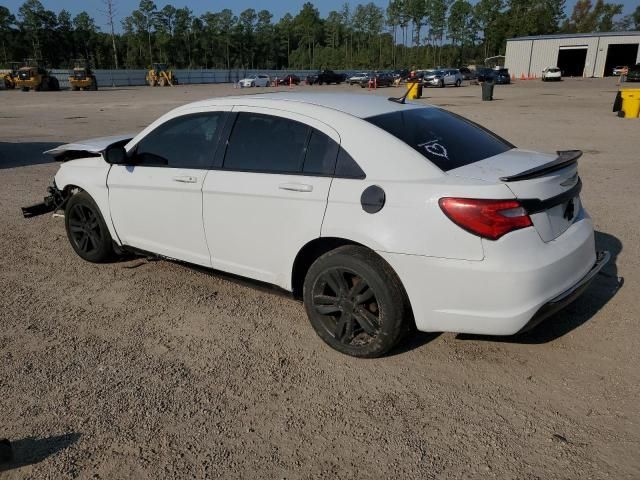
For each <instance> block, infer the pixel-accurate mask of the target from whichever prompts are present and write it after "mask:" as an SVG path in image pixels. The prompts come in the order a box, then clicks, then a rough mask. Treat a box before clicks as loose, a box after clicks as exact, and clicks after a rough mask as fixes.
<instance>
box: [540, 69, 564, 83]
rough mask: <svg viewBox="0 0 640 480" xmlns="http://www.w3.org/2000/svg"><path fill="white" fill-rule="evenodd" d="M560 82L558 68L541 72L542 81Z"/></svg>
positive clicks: (560, 73)
mask: <svg viewBox="0 0 640 480" xmlns="http://www.w3.org/2000/svg"><path fill="white" fill-rule="evenodd" d="M553 80H555V81H560V80H562V72H561V71H560V69H559V68H558V67H547V68H545V69H544V70H543V71H542V81H543V82H549V81H553Z"/></svg>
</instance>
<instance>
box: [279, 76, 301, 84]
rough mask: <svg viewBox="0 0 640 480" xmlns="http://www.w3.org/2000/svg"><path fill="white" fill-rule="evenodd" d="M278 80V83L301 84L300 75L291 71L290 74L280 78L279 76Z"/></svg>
mask: <svg viewBox="0 0 640 480" xmlns="http://www.w3.org/2000/svg"><path fill="white" fill-rule="evenodd" d="M276 81H277V82H278V85H290V84H293V85H300V77H299V76H297V75H294V74H293V73H290V74H289V75H285V76H284V77H282V78H280V77H277V79H276Z"/></svg>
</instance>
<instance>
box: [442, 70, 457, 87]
mask: <svg viewBox="0 0 640 480" xmlns="http://www.w3.org/2000/svg"><path fill="white" fill-rule="evenodd" d="M454 83H456V76H455V75H454V74H453V70H446V71H445V72H444V84H445V85H453V84H454Z"/></svg>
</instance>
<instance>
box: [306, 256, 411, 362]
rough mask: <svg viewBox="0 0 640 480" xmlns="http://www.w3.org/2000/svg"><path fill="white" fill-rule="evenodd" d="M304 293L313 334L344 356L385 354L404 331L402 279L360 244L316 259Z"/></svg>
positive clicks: (404, 311) (368, 356)
mask: <svg viewBox="0 0 640 480" xmlns="http://www.w3.org/2000/svg"><path fill="white" fill-rule="evenodd" d="M303 298H304V305H305V309H306V311H307V315H308V316H309V320H310V321H311V325H312V326H313V328H314V329H315V331H316V333H317V334H318V335H319V336H320V338H322V340H324V341H325V342H326V343H327V344H328V345H329V346H331V347H333V348H334V349H336V350H338V351H339V352H342V353H345V354H347V355H351V356H354V357H365V358H373V357H379V356H381V355H384V354H385V353H387V352H388V351H389V350H391V349H392V348H393V347H394V346H395V345H397V343H398V341H399V340H400V339H401V337H402V334H403V332H404V331H406V329H405V328H404V322H405V317H406V315H407V313H408V309H407V307H406V305H407V302H406V301H405V294H404V291H403V289H402V286H401V284H400V280H399V279H398V277H397V276H396V274H395V272H394V271H393V270H392V269H391V267H390V266H389V265H388V264H387V263H386V262H385V261H384V260H383V259H382V258H380V257H379V256H378V255H376V254H375V253H374V252H372V251H370V250H368V249H366V248H364V247H359V246H351V245H348V246H344V247H340V248H337V249H335V250H332V251H330V252H328V253H326V254H324V255H323V256H321V257H320V258H318V259H317V260H316V261H315V262H314V263H313V265H312V266H311V268H310V269H309V271H308V272H307V275H306V277H305V282H304V288H303Z"/></svg>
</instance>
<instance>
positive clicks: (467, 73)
mask: <svg viewBox="0 0 640 480" xmlns="http://www.w3.org/2000/svg"><path fill="white" fill-rule="evenodd" d="M458 70H460V73H461V74H462V79H463V80H476V79H477V78H478V74H477V73H476V72H475V70H471V69H470V68H467V67H460V68H459V69H458Z"/></svg>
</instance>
